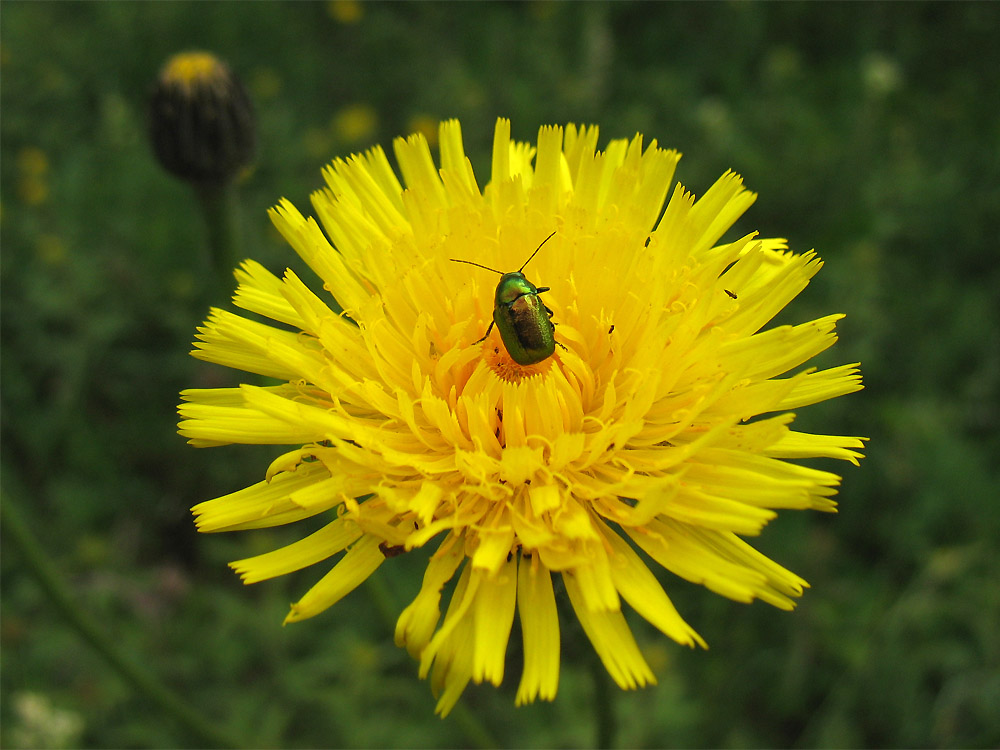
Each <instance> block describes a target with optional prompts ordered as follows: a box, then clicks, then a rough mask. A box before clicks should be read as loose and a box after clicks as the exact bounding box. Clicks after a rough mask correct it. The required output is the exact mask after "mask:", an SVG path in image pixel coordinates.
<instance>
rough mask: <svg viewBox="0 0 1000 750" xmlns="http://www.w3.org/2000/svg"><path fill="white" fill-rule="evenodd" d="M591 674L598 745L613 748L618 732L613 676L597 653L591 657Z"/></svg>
mask: <svg viewBox="0 0 1000 750" xmlns="http://www.w3.org/2000/svg"><path fill="white" fill-rule="evenodd" d="M590 676H591V677H592V678H593V681H594V719H595V721H596V722H597V727H596V730H597V747H598V748H611V747H614V744H615V736H616V735H617V733H618V727H617V724H618V721H617V718H616V716H615V695H616V693H615V690H614V688H613V687H612V684H611V676H610V675H609V674H608V670H607V669H606V668H605V666H604V664H603V663H602V662H601V659H600V657H598V655H597V654H596V653H592V655H591V659H590Z"/></svg>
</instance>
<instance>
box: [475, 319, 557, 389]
mask: <svg viewBox="0 0 1000 750" xmlns="http://www.w3.org/2000/svg"><path fill="white" fill-rule="evenodd" d="M482 347H483V361H485V362H486V364H487V365H489V367H490V369H491V370H493V372H495V373H496V374H497V377H498V378H500V379H501V380H505V381H507V382H508V383H520V382H521V381H522V380H524V379H525V378H530V377H531V376H532V375H541V374H542V373H544V372H547V371H548V369H549V368H550V367H551V366H552V359H553V358H552V357H549V358H548V359H544V360H542V361H541V362H537V363H535V364H533V365H519V364H518V363H517V362H515V361H514V360H513V359H511V356H510V354H508V353H507V348H506V347H505V346H504V345H503V341H502V340H501V338H500V335H499V334H498V333H496V331H494V332H493V333H491V334H490V337H489V338H488V339H486V341H484V342H483V344H482ZM553 356H554V355H553Z"/></svg>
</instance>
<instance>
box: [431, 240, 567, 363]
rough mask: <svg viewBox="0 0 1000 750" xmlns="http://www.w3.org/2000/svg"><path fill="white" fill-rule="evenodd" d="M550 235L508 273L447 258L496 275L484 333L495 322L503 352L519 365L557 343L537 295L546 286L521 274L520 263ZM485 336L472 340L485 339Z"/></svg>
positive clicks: (548, 352)
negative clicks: (490, 313)
mask: <svg viewBox="0 0 1000 750" xmlns="http://www.w3.org/2000/svg"><path fill="white" fill-rule="evenodd" d="M554 236H555V232H553V233H552V234H550V235H549V236H548V237H546V238H545V239H544V240H542V244H541V245H539V246H538V247H536V248H535V252H533V253H532V254H531V255H530V256H529V257H528V260H526V261H524V264H523V265H522V266H521V267H520V268H519V269H517V270H516V271H510V272H509V273H503V272H502V271H497V270H496V269H495V268H490V267H489V266H483V265H480V264H479V263H473V262H472V261H471V260H458V259H456V258H451V260H453V261H454V262H455V263H468V264H469V265H470V266H478V267H479V268H485V269H486V270H487V271H492V272H493V273H498V274H500V283H499V284H497V291H496V295H495V296H494V299H493V321H492V322H491V323H490V327H489V328H487V329H486V336H489V335H490V331H492V330H493V326H494V324H495V325H496V327H497V328H498V329H500V338H501V339H503V345H504V347H505V348H506V349H507V353H508V354H509V355H510V358H511V359H513V360H514V361H515V362H517V363H518V364H519V365H533V364H536V363H538V362H541V361H543V360H545V359H548V358H549V357H551V356H552V353H553V352H555V350H556V344H557V343H558V342H557V341H556V339H555V331H556V329H555V325H553V323H552V321H551V320H550V318H551V317H552V311H551V310H550V309H549V308H547V307H546V306H545V305H544V304H543V303H542V300H541V299H540V298H539V296H538V295H539V294H541V293H542V292H547V291H549V287H547V286H535V285H534V284H532V283H531V282H530V281H528V280H527V279H526V278H525V277H524V274H523V273H521V272H522V271H523V270H524V266H526V265H528V263H530V262H531V259H532V258H534V257H535V255H536V254H537V253H538V251H539V250H541V249H542V245H544V244H545V243H546V242H548V241H549V240H550V239H552V238H553V237H554ZM486 336H483V337H482V338H481V339H479V341H477V342H475V343H477V344H478V343H479V342H480V341H485V340H486ZM560 346H562V345H561V344H560Z"/></svg>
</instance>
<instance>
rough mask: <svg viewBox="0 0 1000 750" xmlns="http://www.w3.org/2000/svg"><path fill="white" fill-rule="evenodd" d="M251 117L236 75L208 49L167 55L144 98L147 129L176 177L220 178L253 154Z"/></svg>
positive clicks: (221, 180)
mask: <svg viewBox="0 0 1000 750" xmlns="http://www.w3.org/2000/svg"><path fill="white" fill-rule="evenodd" d="M256 129H257V128H256V118H255V116H254V111H253V104H252V102H251V101H250V96H249V95H248V94H247V91H246V89H245V88H244V86H243V84H242V83H241V82H240V80H239V78H237V77H236V75H235V74H234V73H233V72H232V71H231V70H230V69H229V67H228V66H227V65H226V64H225V63H223V62H222V61H221V60H219V59H218V58H216V57H215V56H214V55H211V54H209V53H207V52H182V53H180V54H177V55H174V56H173V57H172V58H170V60H168V61H167V63H166V65H164V66H163V69H162V70H161V71H160V76H159V80H158V81H157V83H156V87H155V88H154V89H153V93H152V96H151V97H150V102H149V133H150V137H151V139H152V142H153V150H154V151H155V152H156V158H157V159H158V160H159V162H160V164H161V165H163V167H164V168H165V169H166V170H167V171H168V172H171V173H172V174H175V175H177V176H178V177H180V178H181V179H184V180H189V181H191V182H194V183H198V184H224V183H226V182H229V181H231V180H232V179H233V177H234V176H235V175H236V173H237V172H239V170H240V169H242V168H243V167H245V166H247V165H248V164H249V163H250V162H251V160H252V159H253V155H254V151H255V147H256Z"/></svg>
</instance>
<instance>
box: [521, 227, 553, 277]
mask: <svg viewBox="0 0 1000 750" xmlns="http://www.w3.org/2000/svg"><path fill="white" fill-rule="evenodd" d="M555 236H556V233H555V232H553V233H552V234H550V235H549V236H548V237H546V238H545V239H544V240H542V245H544V244H545V243H546V242H548V241H549V240H551V239H552V238H553V237H555ZM542 245H539V246H538V247H536V248H535V252H533V253H532V254H531V255H529V256H528V259H527V260H526V261H524V263H523V264H522V265H521V267H520V268H518V269H517V272H518V273H521V271H523V270H524V267H525V266H526V265H528V264H529V263H530V262H531V259H532V258H534V257H535V256H536V255H538V251H539V250H541V249H542Z"/></svg>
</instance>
